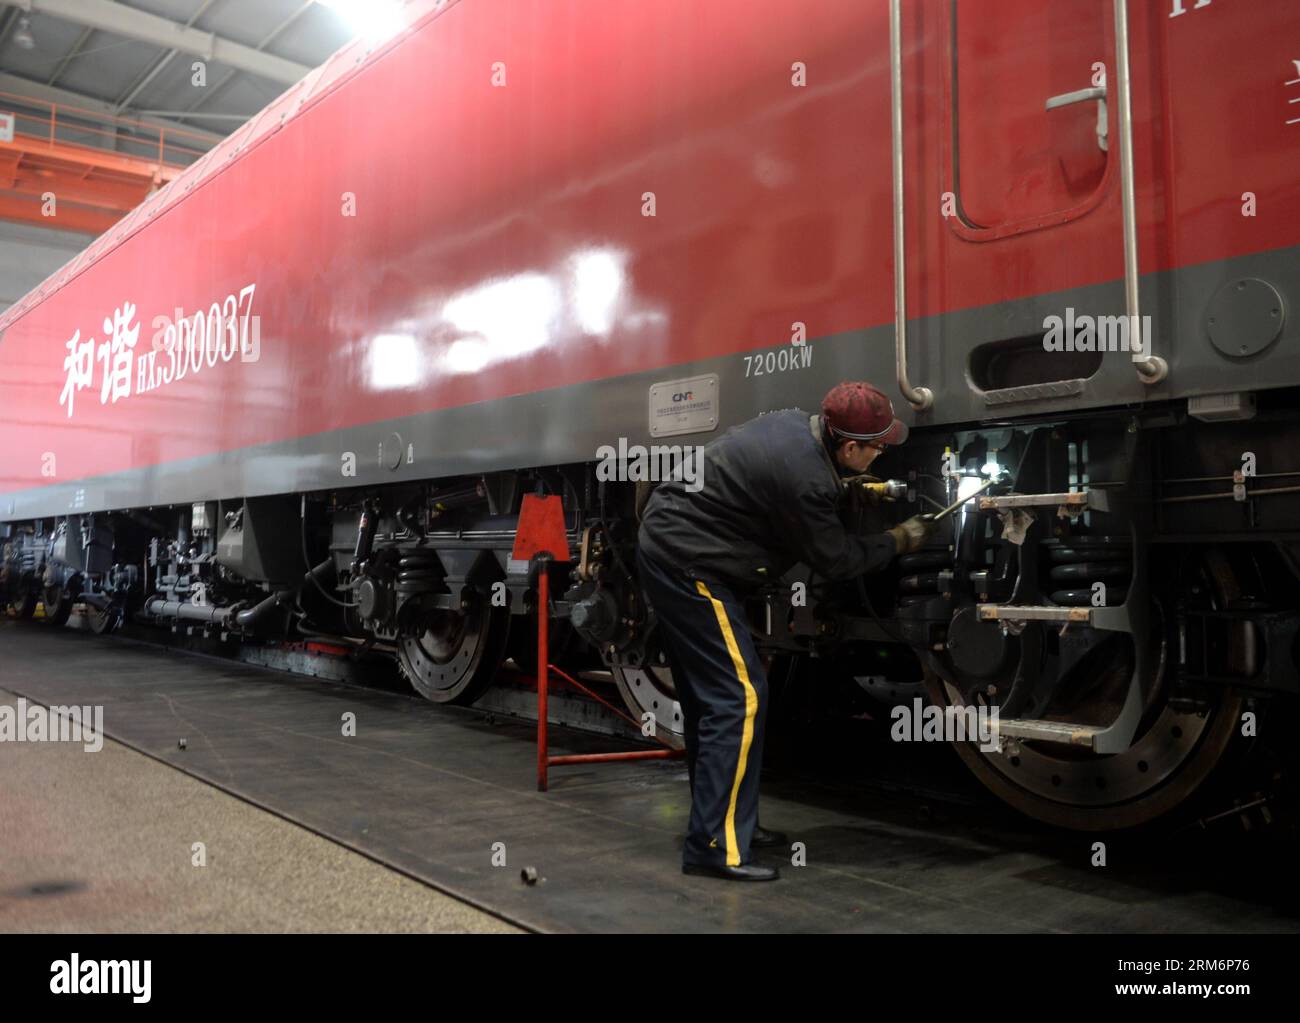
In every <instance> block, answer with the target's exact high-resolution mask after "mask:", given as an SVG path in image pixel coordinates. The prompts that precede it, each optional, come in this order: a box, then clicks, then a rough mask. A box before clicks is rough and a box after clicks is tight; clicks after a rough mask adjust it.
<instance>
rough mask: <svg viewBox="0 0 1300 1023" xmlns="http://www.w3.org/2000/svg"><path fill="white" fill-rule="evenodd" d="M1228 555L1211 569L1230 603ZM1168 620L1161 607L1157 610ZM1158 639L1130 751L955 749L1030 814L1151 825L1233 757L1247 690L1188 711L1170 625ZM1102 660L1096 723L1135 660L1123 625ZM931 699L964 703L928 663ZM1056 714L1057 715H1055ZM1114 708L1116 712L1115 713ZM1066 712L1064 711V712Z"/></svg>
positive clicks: (1095, 824) (1082, 715)
mask: <svg viewBox="0 0 1300 1023" xmlns="http://www.w3.org/2000/svg"><path fill="white" fill-rule="evenodd" d="M1225 571H1228V570H1227V567H1226V562H1220V563H1219V564H1218V565H1216V566H1214V568H1213V570H1211V571H1207V572H1206V579H1207V582H1208V583H1209V586H1208V589H1209V592H1210V593H1213V594H1215V605H1216V606H1218V607H1222V606H1223V605H1222V599H1223V595H1224V593H1225V592H1231V584H1230V580H1228V579H1225V577H1224V573H1225ZM1155 617H1156V620H1157V621H1159V620H1160V619H1159V616H1155ZM1156 631H1158V632H1159V633H1160V635H1159V636H1154V635H1153V636H1152V638H1151V639H1150V642H1152V643H1155V644H1158V647H1159V652H1158V656H1155V657H1153V658H1152V663H1153V665H1155V667H1154V669H1153V670H1154V671H1155V672H1156V673H1157V675H1158V677H1157V678H1156V679H1155V680H1154V687H1153V698H1152V699H1151V701H1150V702H1149V703H1148V709H1147V712H1146V714H1145V716H1144V718H1143V721H1142V723H1141V724H1140V725H1139V728H1138V734H1137V737H1136V738H1135V739H1134V741H1133V744H1132V745H1131V746H1130V747H1129V748H1128V749H1127V750H1125V751H1124V752H1122V753H1116V754H1108V755H1101V754H1095V753H1092V752H1090V751H1088V750H1082V749H1076V748H1073V747H1069V746H1063V745H1060V744H1057V743H1046V742H1030V741H1025V742H1021V743H1020V744H1019V747H1018V751H1017V752H1016V754H1015V755H1013V756H1007V755H1005V754H1002V753H985V752H982V751H981V750H980V749H979V747H978V744H977V743H974V742H955V743H953V748H954V749H955V750H956V752H957V754H958V755H959V756H960V757H961V759H962V760H963V761H964V762H965V764H966V766H967V767H969V768H970V770H971V771H972V773H974V774H975V776H976V777H977V778H978V779H979V780H980V781H981V782H982V783H983V784H984V785H985V786H987V787H988V788H989V789H990V790H991V791H992V792H993V793H994V794H995V795H997V796H998V797H999V798H1000V799H1002V800H1004V801H1005V802H1007V803H1009V804H1011V805H1012V806H1013V807H1015V808H1016V809H1018V810H1020V811H1021V812H1022V813H1025V814H1027V815H1029V816H1031V817H1035V818H1037V819H1039V820H1042V821H1045V822H1047V823H1049V824H1054V825H1056V826H1058V827H1065V828H1074V829H1078V830H1089V831H1108V830H1119V829H1123V828H1133V827H1138V826H1141V825H1144V824H1148V823H1150V822H1152V821H1154V820H1156V819H1157V818H1159V817H1162V816H1164V815H1165V814H1167V813H1169V812H1170V811H1172V810H1173V809H1175V808H1176V807H1178V806H1180V805H1181V804H1183V803H1185V802H1186V801H1187V800H1188V799H1189V798H1190V797H1191V796H1192V795H1193V794H1194V793H1195V792H1196V791H1197V790H1198V789H1199V788H1200V787H1201V785H1202V783H1204V782H1205V780H1206V779H1207V778H1208V777H1209V776H1210V774H1211V773H1212V772H1213V771H1214V769H1215V767H1216V766H1217V765H1218V764H1219V762H1220V761H1221V760H1222V759H1223V758H1224V755H1225V753H1226V752H1227V749H1228V747H1229V745H1230V743H1231V742H1232V740H1233V738H1234V737H1235V735H1236V733H1237V728H1238V726H1239V724H1240V720H1241V707H1242V700H1241V697H1240V696H1238V695H1236V694H1233V693H1229V692H1225V693H1224V694H1223V695H1222V697H1221V698H1220V699H1219V701H1218V703H1217V704H1216V705H1214V706H1212V707H1211V708H1210V709H1209V710H1207V711H1205V712H1203V713H1197V712H1190V711H1189V712H1180V711H1177V710H1175V709H1173V708H1172V707H1170V706H1169V705H1168V681H1169V679H1168V676H1169V675H1170V674H1171V673H1172V669H1167V666H1166V665H1167V657H1166V651H1165V649H1164V646H1165V639H1164V630H1163V628H1160V629H1156V630H1153V632H1156ZM1098 653H1099V654H1100V655H1101V658H1100V659H1094V660H1091V661H1090V662H1088V663H1087V664H1086V665H1081V666H1082V667H1084V668H1085V669H1086V674H1087V675H1088V676H1089V678H1091V679H1096V680H1097V684H1096V685H1095V686H1093V687H1092V692H1093V693H1094V694H1095V703H1096V707H1095V708H1091V709H1093V710H1094V713H1093V715H1091V717H1092V721H1091V723H1097V724H1100V723H1104V721H1105V720H1108V719H1109V718H1108V717H1107V716H1106V711H1105V710H1104V709H1100V708H1105V707H1110V708H1112V709H1114V708H1115V707H1117V703H1116V700H1117V698H1118V696H1119V694H1120V693H1122V691H1123V687H1124V686H1126V685H1127V683H1128V677H1129V675H1130V673H1131V671H1132V666H1133V649H1132V643H1131V641H1129V640H1128V638H1127V637H1125V636H1122V635H1119V634H1117V635H1116V636H1115V637H1114V642H1109V643H1107V644H1106V645H1105V646H1103V647H1100V648H1099V649H1098ZM926 688H927V690H928V692H929V694H930V699H931V701H932V702H933V703H935V704H936V705H937V706H939V707H947V706H961V705H963V703H964V701H963V700H962V697H961V694H960V693H959V692H958V691H957V690H956V688H954V687H953V686H951V685H949V684H948V683H947V682H944V681H943V680H941V679H939V678H938V677H937V676H936V675H934V674H933V673H932V672H930V671H928V670H927V672H926ZM1089 709H1090V708H1089V707H1087V706H1081V707H1075V708H1073V709H1072V713H1071V714H1070V715H1069V717H1068V720H1083V721H1085V722H1088V721H1089V718H1090V715H1089ZM1048 716H1053V715H1048ZM1111 717H1113V714H1112V715H1111ZM1063 719H1064V718H1063Z"/></svg>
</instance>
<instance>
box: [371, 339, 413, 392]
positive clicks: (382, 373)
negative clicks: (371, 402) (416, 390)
mask: <svg viewBox="0 0 1300 1023" xmlns="http://www.w3.org/2000/svg"><path fill="white" fill-rule="evenodd" d="M366 368H367V369H368V370H369V373H368V376H369V378H370V389H371V390H372V391H395V390H400V389H402V388H406V387H415V386H417V385H418V384H419V383H420V381H421V378H422V376H423V374H422V372H421V369H420V346H419V344H418V342H416V340H415V338H413V337H412V336H411V335H410V334H380V335H379V336H377V337H375V338H374V339H372V340H371V342H370V351H369V354H368V357H367V360H366Z"/></svg>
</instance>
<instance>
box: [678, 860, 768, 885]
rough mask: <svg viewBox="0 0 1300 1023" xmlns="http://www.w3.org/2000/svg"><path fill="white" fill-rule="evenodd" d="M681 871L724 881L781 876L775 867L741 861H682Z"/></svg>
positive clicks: (758, 879)
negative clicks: (733, 863) (726, 864)
mask: <svg viewBox="0 0 1300 1023" xmlns="http://www.w3.org/2000/svg"><path fill="white" fill-rule="evenodd" d="M682 873H683V874H697V875H699V876H700V877H720V878H722V880H724V881H775V880H776V879H777V878H778V877H780V876H781V872H780V871H779V870H777V869H776V867H760V866H759V865H758V864H757V863H742V864H741V865H740V866H739V867H723V866H715V865H713V864H709V863H683V864H682Z"/></svg>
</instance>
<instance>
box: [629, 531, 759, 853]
mask: <svg viewBox="0 0 1300 1023" xmlns="http://www.w3.org/2000/svg"><path fill="white" fill-rule="evenodd" d="M637 567H638V569H639V570H640V576H641V584H642V586H643V587H644V589H645V593H646V596H648V597H649V598H650V603H651V605H652V606H653V607H654V611H655V616H656V619H657V621H658V623H659V628H660V630H661V631H662V639H663V641H664V646H665V647H666V649H667V653H668V655H669V659H670V663H671V664H672V669H673V682H674V684H675V686H676V688H677V697H678V702H679V703H680V704H681V706H682V716H683V717H684V719H685V722H686V755H687V762H688V764H689V767H690V772H691V819H690V825H689V827H688V829H687V834H686V845H685V847H684V849H683V850H682V860H683V862H685V863H699V864H717V865H727V866H733V867H734V866H738V865H740V864H742V863H748V862H749V858H750V857H749V842H750V838H751V837H752V836H753V834H754V827H755V826H756V825H757V823H758V773H759V766H760V765H761V763H762V760H763V723H764V718H765V716H766V713H767V676H766V675H765V674H764V672H763V665H762V662H761V661H760V660H759V657H758V651H757V650H756V649H755V648H754V641H753V639H752V638H751V637H750V634H749V627H748V625H747V624H746V621H745V612H744V607H743V605H742V604H741V603H740V601H739V600H737V599H736V597H735V595H734V594H733V593H731V591H730V590H728V589H726V588H725V587H723V586H719V585H716V584H713V583H705V582H702V581H700V580H698V579H689V578H687V577H686V576H685V575H682V574H679V573H678V572H676V571H675V570H673V569H670V568H668V567H667V566H664V565H662V564H660V563H659V562H658V561H656V560H655V559H654V558H653V557H651V556H649V555H648V554H646V553H645V552H644V551H643V550H639V551H638V554H637Z"/></svg>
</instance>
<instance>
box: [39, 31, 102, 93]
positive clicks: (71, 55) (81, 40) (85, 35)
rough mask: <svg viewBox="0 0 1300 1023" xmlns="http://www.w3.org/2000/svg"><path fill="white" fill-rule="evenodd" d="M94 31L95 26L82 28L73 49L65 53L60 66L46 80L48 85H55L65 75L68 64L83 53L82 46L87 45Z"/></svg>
mask: <svg viewBox="0 0 1300 1023" xmlns="http://www.w3.org/2000/svg"><path fill="white" fill-rule="evenodd" d="M94 31H95V30H94V29H93V28H83V29H82V30H81V35H79V36H77V41H76V43H74V44H73V47H72V49H70V50H69V51H68V52H67V53H65V54H64V55H63V59H62V60H61V61H59V66H58V67H56V68H55V69H54V74H52V75H50V77H49V78H47V79H46V80H45V84H46V85H53V84H54V83H55V82H57V81H58V80H59V79H60V78H61V77H63V72H64V71H65V70H66V69H67V67H68V64H69V63H71V62H72V61H73V60H75V59H76V57H77V55H78V54H80V53H81V48H82V47H83V46H85V45H86V40H87V39H89V38H90V36H91V34H92V33H93V32H94Z"/></svg>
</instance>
